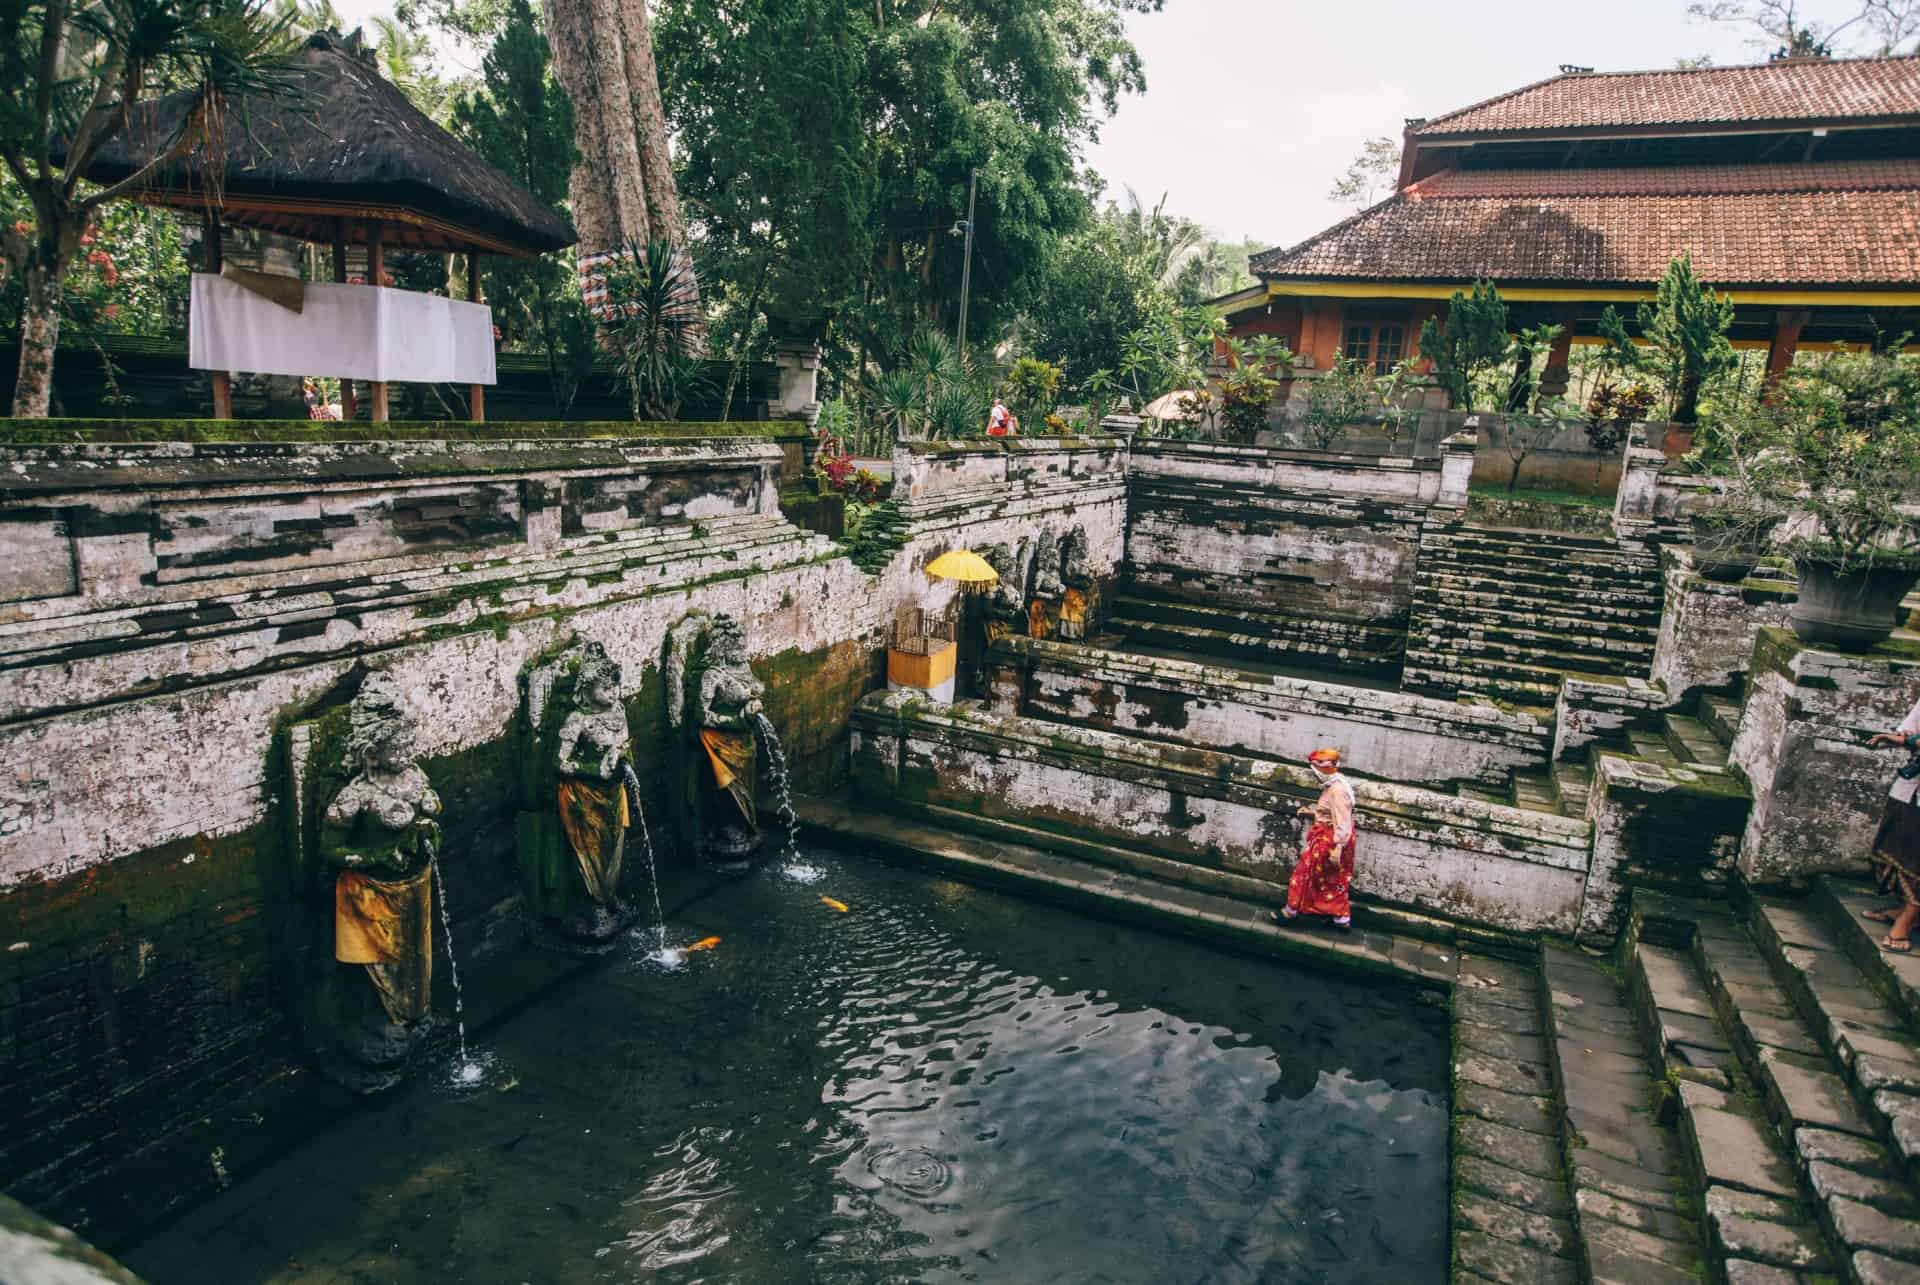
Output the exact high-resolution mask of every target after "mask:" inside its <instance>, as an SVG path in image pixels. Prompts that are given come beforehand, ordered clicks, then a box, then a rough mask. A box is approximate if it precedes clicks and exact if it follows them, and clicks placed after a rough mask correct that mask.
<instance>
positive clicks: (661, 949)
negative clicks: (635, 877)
mask: <svg viewBox="0 0 1920 1285" xmlns="http://www.w3.org/2000/svg"><path fill="white" fill-rule="evenodd" d="M620 775H621V776H622V777H624V778H625V780H626V783H627V794H628V796H629V797H630V798H631V799H632V800H633V820H634V824H635V826H636V827H638V829H639V831H640V851H642V852H643V853H645V854H646V857H647V883H648V884H649V885H650V886H651V887H652V888H653V953H652V954H651V955H649V956H648V958H649V959H652V960H654V961H655V962H656V963H661V964H668V965H675V964H678V963H679V962H680V958H681V956H682V952H680V951H670V950H668V949H667V915H666V912H665V911H664V910H662V909H661V908H660V868H659V867H658V866H656V865H655V864H654V861H653V835H652V834H651V833H650V832H649V831H648V830H647V811H646V809H645V808H644V807H642V806H641V805H640V778H639V777H638V776H635V775H634V771H633V764H631V763H628V762H626V761H624V760H623V761H622V762H621V764H620Z"/></svg>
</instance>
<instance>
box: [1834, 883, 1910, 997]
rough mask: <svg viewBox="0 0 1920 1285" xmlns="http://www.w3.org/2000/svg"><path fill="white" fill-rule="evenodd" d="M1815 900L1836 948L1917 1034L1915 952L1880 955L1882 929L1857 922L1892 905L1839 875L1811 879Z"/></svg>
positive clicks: (1865, 886)
mask: <svg viewBox="0 0 1920 1285" xmlns="http://www.w3.org/2000/svg"><path fill="white" fill-rule="evenodd" d="M1814 899H1815V903H1816V904H1817V905H1819V907H1820V908H1821V910H1822V911H1823V912H1825V914H1826V916H1827V922H1828V923H1829V924H1831V925H1832V926H1833V929H1834V933H1835V936H1836V937H1837V939H1838V940H1839V942H1840V945H1841V948H1842V949H1844V950H1845V951H1846V952H1847V954H1848V955H1849V956H1850V957H1851V958H1852V960H1853V962H1854V963H1856V964H1858V965H1859V966H1860V967H1861V968H1862V969H1863V970H1864V971H1865V972H1866V974H1867V977H1868V978H1869V979H1870V980H1871V981H1872V982H1873V984H1874V986H1875V987H1876V988H1877V989H1878V990H1879V992H1880V993H1881V995H1883V996H1885V997H1886V999H1887V1000H1888V1001H1889V1002H1890V1003H1891V1004H1892V1005H1893V1006H1894V1007H1895V1008H1896V1009H1898V1010H1899V1011H1900V1015H1901V1016H1902V1017H1903V1018H1905V1019H1906V1022H1907V1025H1908V1026H1910V1027H1913V1028H1915V1029H1920V951H1916V952H1913V953H1909V954H1905V955H1897V954H1893V953H1890V952H1888V951H1884V950H1882V949H1880V938H1881V937H1882V936H1883V935H1885V933H1886V931H1887V927H1886V925H1885V924H1876V923H1874V922H1872V921H1871V920H1868V919H1864V918H1862V917H1861V916H1862V912H1864V911H1868V910H1884V909H1886V908H1888V907H1889V906H1894V905H1896V904H1897V903H1896V902H1895V901H1894V900H1893V899H1892V898H1889V897H1885V896H1882V895H1881V894H1880V892H1879V891H1878V890H1877V889H1876V888H1874V887H1873V885H1872V884H1869V883H1865V882H1863V881H1861V880H1858V879H1843V878H1841V877H1840V876H1838V875H1822V876H1821V877H1820V878H1818V879H1816V880H1815V881H1814Z"/></svg>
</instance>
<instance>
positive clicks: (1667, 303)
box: [1636, 255, 1735, 424]
mask: <svg viewBox="0 0 1920 1285" xmlns="http://www.w3.org/2000/svg"><path fill="white" fill-rule="evenodd" d="M1636 320H1637V321H1638V323H1639V326H1640V333H1641V335H1642V336H1644V337H1645V339H1646V341H1647V346H1648V349H1649V352H1648V354H1647V357H1646V364H1647V365H1648V366H1649V367H1650V369H1652V371H1653V372H1654V373H1655V374H1657V375H1658V376H1659V377H1660V380H1661V382H1662V383H1663V384H1665V385H1666V389H1667V395H1668V398H1669V401H1668V416H1667V417H1668V418H1669V419H1671V420H1673V421H1674V422H1675V423H1677V424H1691V423H1693V422H1694V420H1695V419H1696V418H1697V417H1698V413H1699V406H1700V392H1701V389H1702V387H1703V386H1704V385H1705V384H1706V382H1707V381H1708V380H1709V379H1711V378H1713V377H1714V376H1716V375H1719V374H1722V373H1724V372H1726V371H1728V370H1731V369H1732V368H1733V366H1734V364H1735V362H1734V355H1733V345H1732V344H1731V343H1729V342H1728V340H1727V328H1728V327H1730V326H1731V325H1732V324H1733V299H1732V297H1731V296H1728V295H1716V294H1714V292H1713V289H1712V287H1710V286H1708V285H1705V284H1704V283H1702V282H1701V281H1700V280H1699V279H1698V278H1696V277H1695V276H1694V275H1693V259H1692V256H1690V255H1682V256H1680V257H1679V258H1678V259H1675V260H1674V261H1673V262H1671V263H1669V264H1668V265H1667V271H1666V273H1665V275H1663V276H1662V277H1661V278H1660V286H1659V289H1658V291H1657V292H1656V294H1655V296H1654V301H1653V302H1652V303H1643V304H1641V305H1640V307H1639V310H1638V313H1637V316H1636Z"/></svg>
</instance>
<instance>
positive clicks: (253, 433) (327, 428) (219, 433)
mask: <svg viewBox="0 0 1920 1285" xmlns="http://www.w3.org/2000/svg"><path fill="white" fill-rule="evenodd" d="M809 435H810V430H809V429H808V428H807V426H806V425H805V424H804V423H801V422H800V421H798V420H777V419H776V420H729V421H724V422H711V421H689V422H685V423H623V422H620V421H617V420H587V421H581V422H578V423H573V422H568V421H565V420H529V421H507V422H502V423H498V424H473V423H459V422H447V423H442V422H411V421H409V422H395V423H388V424H362V423H357V422H356V423H339V422H336V421H330V420H306V419H246V420H239V419H0V442H4V443H13V444H16V445H35V444H39V445H54V444H61V443H77V442H385V441H398V442H512V441H527V440H554V441H573V440H578V439H581V438H608V439H619V440H623V441H683V440H690V439H691V440H698V439H702V438H715V437H747V438H766V439H774V438H785V437H806V436H809Z"/></svg>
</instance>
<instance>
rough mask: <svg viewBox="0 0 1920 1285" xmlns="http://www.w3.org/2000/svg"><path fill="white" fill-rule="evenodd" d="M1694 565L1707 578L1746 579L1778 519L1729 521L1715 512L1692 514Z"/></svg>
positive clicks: (1766, 546)
mask: <svg viewBox="0 0 1920 1285" xmlns="http://www.w3.org/2000/svg"><path fill="white" fill-rule="evenodd" d="M1692 521H1693V567H1694V570H1696V571H1698V572H1699V573H1700V574H1701V575H1703V576H1705V577H1706V578H1707V579H1709V580H1720V581H1736V580H1745V579H1746V578H1747V577H1748V576H1750V575H1752V574H1753V569H1754V568H1755V567H1757V566H1759V565H1760V559H1762V558H1764V557H1766V556H1767V552H1768V550H1769V549H1770V548H1771V547H1772V544H1773V528H1774V526H1775V524H1776V522H1777V521H1778V519H1771V520H1769V519H1766V518H1757V519H1753V520H1750V521H1728V520H1727V519H1726V518H1725V517H1722V516H1720V515H1719V514H1715V513H1696V514H1694V515H1693V519H1692Z"/></svg>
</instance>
